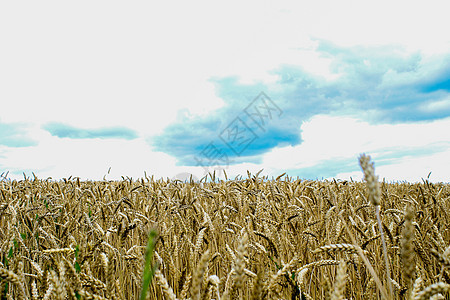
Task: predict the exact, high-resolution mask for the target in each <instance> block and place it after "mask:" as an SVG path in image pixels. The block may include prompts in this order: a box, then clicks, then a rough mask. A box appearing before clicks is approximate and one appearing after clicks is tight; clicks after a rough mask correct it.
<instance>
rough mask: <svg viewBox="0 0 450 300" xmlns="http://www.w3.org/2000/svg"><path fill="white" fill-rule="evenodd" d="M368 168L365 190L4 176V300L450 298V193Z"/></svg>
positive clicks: (335, 184) (299, 183) (281, 183)
mask: <svg viewBox="0 0 450 300" xmlns="http://www.w3.org/2000/svg"><path fill="white" fill-rule="evenodd" d="M361 166H362V167H363V169H364V174H365V178H366V180H365V181H364V182H354V181H337V180H331V181H326V180H325V181H311V180H301V179H293V178H290V177H287V176H285V175H281V176H279V177H278V178H276V179H271V180H269V179H268V178H267V177H264V176H259V173H258V174H250V173H248V174H247V175H248V176H247V177H246V178H245V179H244V178H242V177H237V178H235V179H233V180H219V179H217V178H215V174H210V175H209V177H208V180H207V181H206V180H205V181H204V182H202V183H197V182H193V181H191V182H186V183H183V182H180V181H176V180H175V181H174V180H163V179H159V180H155V179H154V178H153V177H152V178H148V177H147V176H146V177H145V178H140V179H137V180H133V179H132V178H124V179H123V180H122V181H106V180H103V181H80V180H79V178H72V177H70V178H66V179H64V180H61V181H52V180H50V179H47V180H45V179H38V178H33V179H30V178H25V179H24V180H4V181H1V182H0V190H1V193H0V199H1V200H0V249H1V254H0V255H1V257H0V258H1V262H0V278H1V282H0V295H1V296H0V299H217V300H218V299H450V298H449V294H448V292H449V289H450V285H449V284H450V272H449V271H450V270H449V266H450V246H449V245H450V232H449V229H450V218H449V216H448V214H449V213H450V185H449V184H443V183H430V182H429V181H428V180H423V182H422V183H415V184H412V183H407V182H397V183H386V182H380V183H378V180H377V178H376V176H374V173H373V168H371V166H373V165H371V164H370V162H369V161H365V162H364V160H361ZM371 176H372V177H371ZM375 181H376V182H375ZM380 229H381V230H380ZM149 236H150V238H149ZM146 272H147V273H146ZM143 274H147V275H149V276H148V277H147V279H148V280H149V281H145V280H143V278H144V277H145V276H143ZM143 282H149V284H148V285H146V284H143ZM146 287H148V290H147V291H146V292H143V290H145V288H146Z"/></svg>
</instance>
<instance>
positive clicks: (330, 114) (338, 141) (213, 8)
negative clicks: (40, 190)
mask: <svg viewBox="0 0 450 300" xmlns="http://www.w3.org/2000/svg"><path fill="white" fill-rule="evenodd" d="M446 7H447V5H446V1H436V0H431V1H426V2H424V1H411V0H410V1H402V0H400V1H385V0H380V1H348V0H343V1H324V0H319V1H233V0H231V1H163V2H160V1H158V2H157V1H133V2H123V1H121V2H119V1H75V2H67V1H39V2H36V1H20V2H18V1H2V2H1V3H0V41H1V46H0V174H3V177H2V179H3V180H4V176H6V174H8V175H7V178H8V179H22V178H23V176H24V175H25V176H27V177H31V178H33V177H32V176H33V174H34V175H36V176H37V177H38V178H43V179H45V178H48V177H51V178H52V179H54V180H58V179H61V178H68V177H70V176H72V177H80V178H81V179H83V180H102V179H107V180H116V179H121V178H122V176H123V177H125V178H126V177H131V178H135V179H137V178H142V177H144V176H145V175H147V176H151V175H154V177H155V178H178V179H185V177H186V176H187V174H193V176H194V178H202V177H204V176H205V175H206V174H208V173H213V172H214V171H215V172H216V177H219V178H224V177H225V174H224V173H226V174H227V177H228V178H235V177H236V176H238V175H242V177H247V170H248V171H250V172H251V173H252V174H255V173H257V172H258V171H259V170H262V169H263V171H262V172H261V173H260V174H261V175H260V176H268V177H269V178H271V177H272V176H273V177H277V176H278V175H280V174H282V173H284V172H286V173H287V175H289V176H291V177H294V178H297V177H298V178H301V179H312V180H314V179H319V180H322V179H331V178H336V179H342V180H350V179H352V180H361V178H362V172H361V170H360V167H359V165H358V157H359V155H360V154H361V153H366V154H369V155H371V157H372V160H373V161H374V163H375V171H376V174H377V175H378V176H379V177H380V179H385V180H387V181H396V182H397V181H410V182H420V181H421V180H422V178H427V177H428V178H429V180H430V181H432V182H449V181H450V180H449V178H450V171H449V170H450V169H449V166H450V130H449V129H450V35H448V29H445V28H450V19H449V18H448V13H447V12H448V10H447V9H446ZM224 171H225V172H224ZM430 172H431V173H430ZM2 179H0V180H2Z"/></svg>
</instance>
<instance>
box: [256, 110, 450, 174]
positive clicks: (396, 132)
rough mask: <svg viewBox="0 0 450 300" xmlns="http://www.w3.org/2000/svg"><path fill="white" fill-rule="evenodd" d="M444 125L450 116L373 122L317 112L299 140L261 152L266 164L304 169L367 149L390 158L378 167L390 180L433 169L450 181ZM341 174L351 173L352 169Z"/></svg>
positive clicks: (448, 124)
mask: <svg viewBox="0 0 450 300" xmlns="http://www.w3.org/2000/svg"><path fill="white" fill-rule="evenodd" d="M444 128H450V118H447V119H443V120H438V121H433V122H427V123H420V124H397V125H391V124H385V125H370V124H368V123H367V122H364V121H361V120H357V119H354V118H349V117H339V116H335V117H332V116H323V115H319V116H315V117H313V118H312V119H311V120H309V121H308V122H305V123H303V125H302V126H301V130H302V138H303V142H302V143H301V144H300V145H298V146H294V147H291V146H289V147H283V148H274V149H273V150H272V151H270V152H269V153H267V154H265V155H264V156H263V163H262V165H263V166H274V167H275V166H276V167H277V168H278V169H279V170H286V169H301V168H307V167H313V166H316V165H318V164H320V163H322V162H324V161H330V160H333V159H336V160H337V159H355V162H356V160H357V158H358V156H359V154H361V153H367V154H369V155H371V156H372V158H373V160H374V161H375V163H376V161H377V158H379V159H380V160H382V161H383V162H384V161H389V163H390V164H392V165H390V166H381V167H380V168H377V170H381V171H383V172H384V175H383V176H384V177H387V178H391V179H392V180H393V179H394V178H396V179H397V180H401V179H405V180H410V179H411V180H412V179H414V180H420V176H422V177H424V176H426V175H427V174H424V172H429V171H433V172H434V173H435V177H434V179H435V180H442V181H448V176H447V177H445V176H446V174H448V170H446V167H445V166H448V165H449V164H446V163H447V162H450V161H449V158H448V157H450V156H445V155H448V154H449V153H450V132H448V130H444ZM435 152H436V153H435ZM444 154H445V155H444ZM446 172H447V173H446ZM351 174H353V176H355V174H356V175H357V174H359V172H356V173H351ZM338 176H344V177H347V178H348V176H349V173H344V172H342V173H340V174H338ZM418 176H419V177H418ZM357 178H358V177H357Z"/></svg>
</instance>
